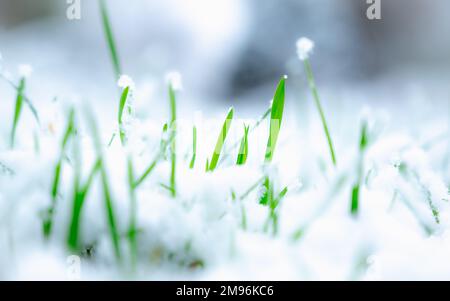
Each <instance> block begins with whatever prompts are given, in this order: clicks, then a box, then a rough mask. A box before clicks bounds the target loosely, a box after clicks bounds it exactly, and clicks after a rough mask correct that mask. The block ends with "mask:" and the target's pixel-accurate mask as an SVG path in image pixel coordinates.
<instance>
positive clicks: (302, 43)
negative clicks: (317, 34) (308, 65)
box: [296, 37, 314, 61]
mask: <svg viewBox="0 0 450 301" xmlns="http://www.w3.org/2000/svg"><path fill="white" fill-rule="evenodd" d="M296 45H297V56H298V58H299V59H300V60H301V61H304V60H306V59H308V58H309V56H310V55H311V54H312V52H313V51H314V42H313V41H312V40H310V39H308V38H305V37H302V38H300V39H298V40H297V44H296Z"/></svg>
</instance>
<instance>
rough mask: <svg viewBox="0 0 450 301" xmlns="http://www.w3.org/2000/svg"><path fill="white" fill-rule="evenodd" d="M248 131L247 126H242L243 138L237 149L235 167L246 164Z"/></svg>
mask: <svg viewBox="0 0 450 301" xmlns="http://www.w3.org/2000/svg"><path fill="white" fill-rule="evenodd" d="M248 130H249V126H246V125H245V124H244V137H242V140H241V146H240V147H239V153H238V157H237V160H236V165H244V164H245V163H246V162H247V157H248Z"/></svg>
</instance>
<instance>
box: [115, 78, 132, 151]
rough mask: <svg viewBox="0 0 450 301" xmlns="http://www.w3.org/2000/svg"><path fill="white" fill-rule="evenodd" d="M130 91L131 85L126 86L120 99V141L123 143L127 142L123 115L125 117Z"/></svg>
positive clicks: (118, 120) (118, 119)
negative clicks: (124, 112) (124, 111)
mask: <svg viewBox="0 0 450 301" xmlns="http://www.w3.org/2000/svg"><path fill="white" fill-rule="evenodd" d="M129 91H130V87H126V88H125V89H123V92H122V95H121V96H120V101H119V110H118V118H117V122H118V124H119V134H120V142H121V143H122V145H124V144H125V129H124V126H123V122H122V117H123V110H124V108H125V104H126V102H127V98H128V93H129Z"/></svg>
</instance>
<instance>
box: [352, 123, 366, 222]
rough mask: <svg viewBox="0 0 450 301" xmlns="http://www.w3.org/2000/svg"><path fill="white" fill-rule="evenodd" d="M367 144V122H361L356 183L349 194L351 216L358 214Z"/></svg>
mask: <svg viewBox="0 0 450 301" xmlns="http://www.w3.org/2000/svg"><path fill="white" fill-rule="evenodd" d="M368 144H369V137H368V131H367V122H366V121H363V123H362V125H361V134H360V138H359V159H358V170H357V179H356V183H355V184H354V185H353V187H352V194H351V203H350V204H351V205H350V213H351V214H352V215H353V216H356V215H357V214H358V210H359V201H360V190H361V184H362V182H363V176H364V175H363V172H364V153H365V152H366V150H367V147H368Z"/></svg>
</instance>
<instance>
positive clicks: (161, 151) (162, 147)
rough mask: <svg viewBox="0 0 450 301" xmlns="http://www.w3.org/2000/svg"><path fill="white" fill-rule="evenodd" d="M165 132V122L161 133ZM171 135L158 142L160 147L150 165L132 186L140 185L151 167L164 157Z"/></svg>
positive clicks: (150, 170)
mask: <svg viewBox="0 0 450 301" xmlns="http://www.w3.org/2000/svg"><path fill="white" fill-rule="evenodd" d="M166 132H167V124H165V125H164V128H163V135H164V134H165V133H166ZM172 139H173V136H170V137H169V139H168V140H164V139H161V143H160V149H159V151H158V153H157V154H156V156H155V158H154V159H153V161H152V162H151V163H150V165H149V166H148V167H147V168H146V169H145V171H144V173H143V174H142V175H141V176H140V177H139V178H138V179H137V180H136V181H135V182H134V187H135V188H137V187H138V186H139V185H141V184H142V183H143V182H144V181H145V179H146V178H147V177H148V176H149V175H150V174H151V172H152V171H153V169H155V167H156V165H157V164H158V162H159V161H160V160H161V159H162V158H163V157H164V154H165V152H166V149H167V147H168V145H169V144H170V142H171V141H172Z"/></svg>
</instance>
